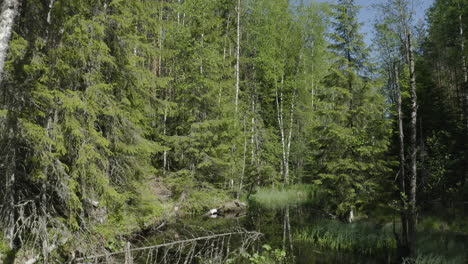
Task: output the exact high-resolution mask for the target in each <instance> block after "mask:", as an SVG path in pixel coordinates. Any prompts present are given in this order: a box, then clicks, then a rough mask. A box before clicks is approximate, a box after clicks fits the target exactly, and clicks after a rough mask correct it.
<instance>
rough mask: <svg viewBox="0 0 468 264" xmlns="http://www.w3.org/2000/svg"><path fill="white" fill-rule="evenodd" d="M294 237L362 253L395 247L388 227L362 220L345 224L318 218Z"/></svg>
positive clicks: (370, 253) (325, 247) (328, 246)
mask: <svg viewBox="0 0 468 264" xmlns="http://www.w3.org/2000/svg"><path fill="white" fill-rule="evenodd" d="M294 237H295V239H296V240H298V241H301V242H310V243H312V244H314V245H316V246H317V247H319V248H322V249H330V250H337V251H345V252H351V253H357V254H364V255H374V254H379V253H382V252H388V251H389V250H394V249H396V247H397V244H396V241H395V239H394V237H393V234H392V232H391V230H390V229H389V228H378V227H377V226H376V225H374V224H370V223H364V222H357V223H352V224H345V223H342V222H339V221H335V220H320V221H319V222H317V223H316V224H315V225H314V226H312V227H310V228H307V229H304V230H302V231H300V232H297V233H296V234H295V236H294Z"/></svg>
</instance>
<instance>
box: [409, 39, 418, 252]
mask: <svg viewBox="0 0 468 264" xmlns="http://www.w3.org/2000/svg"><path fill="white" fill-rule="evenodd" d="M407 38H408V40H407V42H408V55H409V56H408V57H409V70H410V89H411V141H410V144H411V177H410V181H409V184H410V186H409V213H408V218H409V219H408V238H409V250H410V255H411V256H414V255H415V249H416V245H415V243H416V181H417V142H416V135H417V111H418V104H417V94H416V75H415V69H414V68H415V61H414V53H413V45H412V35H411V32H409V33H408V35H407Z"/></svg>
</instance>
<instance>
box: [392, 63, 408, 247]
mask: <svg viewBox="0 0 468 264" xmlns="http://www.w3.org/2000/svg"><path fill="white" fill-rule="evenodd" d="M394 74H395V79H394V82H395V91H396V93H397V108H398V135H399V139H400V177H399V190H400V196H401V238H400V243H401V246H402V247H404V248H407V247H408V218H407V212H406V209H405V206H406V196H405V195H404V194H405V193H406V187H405V177H406V173H405V160H406V158H405V135H404V131H403V110H402V100H401V88H400V79H399V72H398V66H397V65H396V64H395V69H394Z"/></svg>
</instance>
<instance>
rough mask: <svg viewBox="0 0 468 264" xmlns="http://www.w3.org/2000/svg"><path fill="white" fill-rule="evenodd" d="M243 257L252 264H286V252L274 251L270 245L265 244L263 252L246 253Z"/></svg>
mask: <svg viewBox="0 0 468 264" xmlns="http://www.w3.org/2000/svg"><path fill="white" fill-rule="evenodd" d="M242 257H244V258H246V259H247V260H248V263H250V264H275V263H284V261H285V260H286V252H285V251H284V250H280V249H272V247H271V246H270V245H268V244H264V245H263V246H262V251H261V252H259V253H254V254H249V253H244V254H243V255H242Z"/></svg>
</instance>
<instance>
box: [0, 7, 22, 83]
mask: <svg viewBox="0 0 468 264" xmlns="http://www.w3.org/2000/svg"><path fill="white" fill-rule="evenodd" d="M18 6H19V0H4V1H3V5H2V9H1V14H0V84H1V82H2V80H3V70H4V67H5V60H6V58H7V53H8V47H9V43H10V38H11V33H12V31H13V24H14V21H15V17H16V15H17V14H18Z"/></svg>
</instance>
